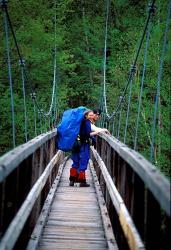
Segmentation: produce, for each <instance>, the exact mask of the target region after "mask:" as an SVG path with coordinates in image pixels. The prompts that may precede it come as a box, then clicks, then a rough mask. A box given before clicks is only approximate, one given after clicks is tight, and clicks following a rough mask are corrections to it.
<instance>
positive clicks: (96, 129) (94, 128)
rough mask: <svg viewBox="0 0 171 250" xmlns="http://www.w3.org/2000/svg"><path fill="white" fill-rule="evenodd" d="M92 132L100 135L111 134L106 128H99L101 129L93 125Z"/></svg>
mask: <svg viewBox="0 0 171 250" xmlns="http://www.w3.org/2000/svg"><path fill="white" fill-rule="evenodd" d="M91 130H92V131H93V132H98V133H100V132H105V133H107V134H110V132H109V131H108V130H107V129H106V128H99V127H97V126H95V125H94V124H91Z"/></svg>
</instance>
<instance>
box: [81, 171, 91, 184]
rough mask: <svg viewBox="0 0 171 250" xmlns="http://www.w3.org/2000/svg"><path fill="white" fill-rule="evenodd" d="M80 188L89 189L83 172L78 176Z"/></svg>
mask: <svg viewBox="0 0 171 250" xmlns="http://www.w3.org/2000/svg"><path fill="white" fill-rule="evenodd" d="M78 181H79V182H80V187H89V186H90V185H89V184H88V183H87V182H86V177H85V171H80V173H79V176H78Z"/></svg>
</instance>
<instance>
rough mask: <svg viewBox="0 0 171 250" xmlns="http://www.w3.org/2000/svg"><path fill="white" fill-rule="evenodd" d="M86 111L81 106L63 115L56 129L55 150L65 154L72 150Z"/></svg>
mask: <svg viewBox="0 0 171 250" xmlns="http://www.w3.org/2000/svg"><path fill="white" fill-rule="evenodd" d="M86 110H87V108H85V107H82V106H81V107H78V108H75V109H69V110H66V111H65V112H64V113H63V116H62V121H61V124H60V125H59V126H58V127H57V142H56V146H57V149H60V150H62V151H65V152H67V151H71V150H72V148H73V146H74V143H75V141H76V139H77V136H78V134H79V132H80V126H81V122H82V121H83V119H84V112H85V111H86Z"/></svg>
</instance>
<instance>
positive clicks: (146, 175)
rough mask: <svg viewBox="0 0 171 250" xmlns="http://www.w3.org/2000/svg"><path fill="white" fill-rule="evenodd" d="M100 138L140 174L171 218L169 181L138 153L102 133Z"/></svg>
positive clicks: (170, 186)
mask: <svg viewBox="0 0 171 250" xmlns="http://www.w3.org/2000/svg"><path fill="white" fill-rule="evenodd" d="M100 136H101V137H102V138H103V139H104V140H106V141H107V142H108V143H109V145H110V146H111V147H112V148H113V149H114V150H115V151H116V152H117V153H118V154H119V155H120V156H121V157H122V159H124V161H126V162H127V163H128V164H129V166H130V167H131V168H132V169H133V170H134V171H135V172H136V173H137V174H138V176H139V177H140V178H141V179H142V180H143V182H144V183H145V185H147V187H148V188H149V190H150V191H151V192H152V194H153V195H154V197H155V198H156V200H157V201H158V202H159V203H160V206H161V207H162V208H163V209H164V210H165V212H166V213H167V214H168V215H169V216H171V195H170V190H171V184H170V183H169V180H168V179H167V178H166V177H164V176H163V174H162V173H161V172H160V171H159V170H158V169H157V168H156V167H155V166H154V165H153V164H151V163H150V162H149V161H147V160H146V159H145V158H144V157H143V156H142V155H140V154H139V153H138V152H136V151H134V150H133V149H130V148H129V147H127V146H126V145H125V144H123V143H122V142H120V141H118V140H117V139H115V138H114V137H112V136H109V135H107V134H104V133H103V134H102V133H100Z"/></svg>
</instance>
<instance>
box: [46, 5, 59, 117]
mask: <svg viewBox="0 0 171 250" xmlns="http://www.w3.org/2000/svg"><path fill="white" fill-rule="evenodd" d="M54 53H55V55H54V70H53V90H52V98H51V104H50V108H49V111H48V112H47V113H46V114H45V115H46V116H49V115H50V114H51V112H52V109H53V106H54V99H55V90H56V87H57V86H56V74H57V64H56V58H57V56H56V55H57V48H56V1H55V49H54Z"/></svg>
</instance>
